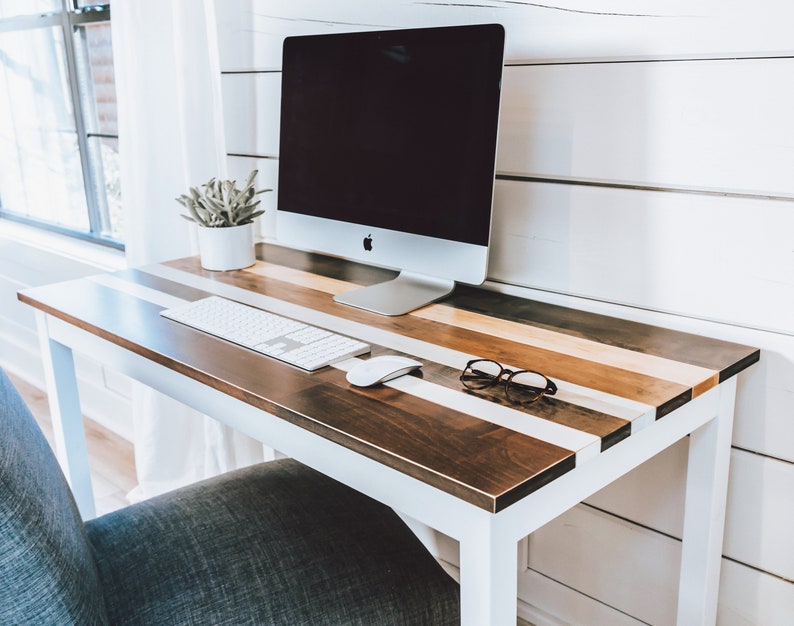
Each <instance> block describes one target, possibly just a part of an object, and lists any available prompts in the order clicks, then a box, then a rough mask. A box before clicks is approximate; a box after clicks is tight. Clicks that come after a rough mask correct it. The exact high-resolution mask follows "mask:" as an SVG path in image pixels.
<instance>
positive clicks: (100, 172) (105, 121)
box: [74, 22, 122, 241]
mask: <svg viewBox="0 0 794 626" xmlns="http://www.w3.org/2000/svg"><path fill="white" fill-rule="evenodd" d="M74 42H75V57H76V62H77V69H78V75H79V85H80V98H81V104H82V110H83V119H84V123H85V127H86V132H87V134H88V155H87V156H88V160H89V167H90V169H91V178H92V182H93V185H94V191H93V193H94V196H95V198H96V205H97V209H98V212H99V216H98V219H99V223H98V224H95V225H94V228H95V230H96V231H97V232H96V234H97V235H99V236H101V237H103V238H107V237H109V238H111V239H115V240H117V241H121V239H122V224H121V210H120V206H121V189H120V186H119V165H118V118H117V115H116V86H115V75H114V72H113V47H112V44H111V34H110V23H109V22H95V23H92V24H85V25H80V26H77V27H76V28H75V30H74Z"/></svg>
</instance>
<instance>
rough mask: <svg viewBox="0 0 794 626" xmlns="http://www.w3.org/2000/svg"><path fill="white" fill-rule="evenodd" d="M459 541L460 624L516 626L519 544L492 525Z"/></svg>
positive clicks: (465, 625) (485, 525) (469, 625)
mask: <svg viewBox="0 0 794 626" xmlns="http://www.w3.org/2000/svg"><path fill="white" fill-rule="evenodd" d="M483 527H487V528H483V530H482V531H481V532H478V533H474V535H475V536H474V537H471V536H470V537H467V538H465V539H462V540H461V542H460V599H461V624H463V625H464V626H482V625H483V624H488V625H489V626H507V625H508V624H509V625H510V626H515V623H516V615H517V612H518V606H517V596H518V542H516V541H511V540H509V539H507V538H506V537H505V536H504V533H503V534H502V535H503V536H502V537H499V536H497V535H498V532H497V531H496V530H494V527H493V525H492V524H490V523H487V522H485V523H483Z"/></svg>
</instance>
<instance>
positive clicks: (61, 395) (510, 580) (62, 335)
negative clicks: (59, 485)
mask: <svg viewBox="0 0 794 626" xmlns="http://www.w3.org/2000/svg"><path fill="white" fill-rule="evenodd" d="M36 315H37V323H38V328H39V334H40V341H41V347H42V355H43V359H44V364H45V374H46V381H47V388H48V393H49V398H50V406H51V411H52V419H53V427H54V431H55V446H56V453H57V455H58V457H59V460H60V462H61V465H62V466H63V468H64V471H65V473H66V476H67V479H68V481H69V483H70V485H71V487H72V490H73V492H74V494H75V498H76V499H77V502H78V506H79V507H80V511H81V513H82V515H83V517H84V518H91V517H93V516H94V515H95V513H94V500H93V491H92V487H91V477H90V474H89V470H88V457H87V452H86V443H85V433H84V430H83V424H82V417H81V413H82V412H81V408H80V400H79V396H78V390H77V381H76V377H75V369H74V361H73V353H72V351H73V350H74V351H77V352H80V353H86V354H90V355H91V356H92V357H93V358H95V359H98V360H100V361H101V362H103V363H105V364H106V365H107V366H108V367H110V368H112V369H115V370H117V371H119V372H122V373H124V374H127V375H128V376H130V377H132V378H134V379H136V380H138V381H140V382H142V383H144V384H146V385H149V386H150V387H152V388H154V389H156V390H158V391H160V392H162V393H165V394H167V395H169V396H171V397H173V398H175V399H176V400H179V401H181V402H183V403H184V404H186V405H189V406H191V407H193V408H195V409H196V410H198V411H200V412H202V413H204V414H206V415H209V416H211V417H213V418H214V419H217V420H219V421H221V422H223V423H224V424H227V425H229V426H231V427H233V428H236V429H238V430H240V431H241V432H243V433H245V434H247V435H248V436H250V437H253V438H255V439H258V440H260V441H262V442H263V443H266V444H268V445H270V446H272V447H273V448H275V449H277V450H280V451H282V452H284V453H285V454H287V455H288V456H291V457H293V458H295V459H297V460H299V461H300V462H302V463H305V464H306V465H309V466H311V467H313V468H315V469H317V470H319V471H320V472H323V473H324V474H327V475H329V476H332V477H333V478H335V479H336V480H339V481H340V482H343V483H345V484H347V485H350V486H351V487H353V488H354V489H357V490H358V491H360V492H363V493H365V494H367V495H369V496H371V497H373V498H375V499H377V500H379V501H381V502H384V503H385V504H387V505H389V506H390V507H392V508H394V509H395V510H397V511H400V512H402V513H404V514H406V515H408V516H410V517H413V518H415V519H416V520H419V521H420V522H423V523H425V524H427V525H428V526H430V527H432V528H435V529H437V530H439V531H441V532H443V533H445V534H447V535H449V536H451V537H453V538H455V539H457V540H459V541H460V577H461V581H460V582H461V609H462V623H463V624H465V625H467V626H483V625H485V624H488V625H491V626H500V625H508V624H509V625H510V626H514V625H515V623H516V613H517V594H518V590H517V571H518V556H517V555H518V550H517V544H518V542H519V541H520V540H521V539H522V538H524V537H525V536H527V535H529V534H530V533H532V532H533V531H535V530H537V529H538V528H540V527H541V526H543V525H544V524H546V523H547V522H549V521H551V520H552V519H554V518H555V517H557V516H558V515H561V514H562V513H564V512H565V511H567V510H569V509H570V508H572V507H574V506H575V505H576V504H578V503H579V502H581V501H582V500H584V499H585V498H587V497H589V496H590V495H592V494H593V493H595V492H596V491H598V490H599V489H601V488H603V487H605V486H606V485H608V484H610V483H612V482H613V481H615V480H616V479H618V478H620V477H621V476H623V475H624V474H626V473H627V472H629V471H630V470H631V469H633V468H635V467H637V466H638V465H640V464H641V463H643V462H644V461H646V460H648V459H650V458H651V457H652V456H654V455H656V454H657V453H659V452H661V451H662V450H664V449H666V448H667V447H669V446H671V445H672V444H674V443H675V442H676V441H678V440H680V439H682V438H683V437H686V436H687V435H690V434H691V438H690V444H689V469H688V472H687V485H686V509H685V519H684V533H683V546H682V558H681V576H680V583H679V601H678V624H680V625H682V626H684V625H685V626H691V625H694V624H702V625H708V624H714V623H715V621H716V614H717V595H718V586H719V571H720V563H721V556H722V555H721V549H722V535H723V526H724V519H725V503H726V494H727V482H728V465H729V457H730V443H731V431H732V427H733V410H734V399H735V395H736V377H735V376H733V377H731V378H730V379H729V380H727V381H726V382H724V383H721V384H719V385H718V386H717V387H715V388H713V389H711V390H710V391H708V392H707V393H705V394H703V395H701V396H699V397H698V398H696V399H695V400H693V401H691V402H688V403H687V404H685V405H684V406H682V407H681V408H679V409H677V410H675V411H673V412H672V413H670V414H669V415H666V416H665V417H664V418H663V419H661V420H658V421H657V422H655V423H654V424H652V425H651V426H649V427H647V428H645V429H644V430H642V431H640V432H639V433H637V434H634V435H632V436H631V437H629V438H628V439H626V440H624V441H622V442H621V443H619V444H617V445H614V446H612V447H611V448H609V449H608V450H606V451H605V452H603V453H601V454H599V455H598V456H596V457H595V458H593V459H591V460H589V461H587V462H586V463H584V464H583V465H581V466H578V467H576V468H575V469H573V470H571V471H570V472H568V473H566V474H564V475H563V476H561V477H560V478H557V479H556V480H554V481H552V482H551V483H550V484H548V485H546V486H544V487H542V488H541V489H539V490H537V491H535V492H534V493H532V494H530V495H529V496H527V497H525V498H523V499H522V500H520V501H519V502H517V503H515V504H513V505H511V506H509V507H507V508H506V509H504V510H502V511H501V512H499V513H496V514H492V513H489V512H487V511H485V510H483V509H480V508H478V507H475V506H473V505H471V504H469V503H467V502H464V501H462V500H460V499H458V498H456V497H455V496H452V495H450V494H448V493H445V492H443V491H440V490H438V489H436V488H434V487H431V486H429V485H427V484H425V483H423V482H421V481H420V480H417V479H414V478H411V477H409V476H406V475H405V474H402V473H400V472H398V471H396V470H394V469H391V468H389V467H386V466H384V465H381V464H380V463H378V462H377V461H374V460H372V459H369V458H366V457H364V456H362V455H360V454H358V453H356V452H353V451H351V450H349V449H347V448H345V447H343V446H341V445H339V444H336V443H333V442H331V441H328V440H327V439H324V438H322V437H320V436H318V435H315V434H312V433H310V432H308V431H305V430H303V429H302V428H300V427H298V426H295V425H293V424H290V423H288V422H286V421H284V420H282V419H280V418H278V417H275V416H273V415H270V414H268V413H264V412H262V411H261V410H259V409H257V408H255V407H252V406H250V405H248V404H245V403H243V402H241V401H239V400H236V399H234V398H231V397H229V396H227V395H226V394H224V393H221V392H219V391H217V390H215V389H212V388H210V387H207V386H205V385H203V384H202V383H199V382H197V381H195V380H193V379H190V378H188V377H186V376H183V375H181V374H178V373H177V372H175V371H173V370H171V369H168V368H167V367H164V366H162V365H159V364H157V363H154V362H153V361H150V360H148V359H146V358H144V357H141V356H139V355H137V354H135V353H133V352H130V351H128V350H126V349H124V348H121V347H120V346H117V345H115V344H112V343H110V342H108V341H106V340H104V339H101V338H100V337H98V336H96V335H93V334H91V333H89V332H87V331H84V330H81V329H79V328H77V327H75V326H73V325H71V324H68V323H66V322H64V321H62V320H60V319H57V318H55V317H52V316H50V315H47V314H45V313H43V312H42V311H38V310H37V311H36Z"/></svg>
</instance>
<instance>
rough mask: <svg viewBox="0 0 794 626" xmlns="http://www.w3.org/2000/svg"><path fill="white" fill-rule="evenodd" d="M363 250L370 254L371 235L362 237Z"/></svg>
mask: <svg viewBox="0 0 794 626" xmlns="http://www.w3.org/2000/svg"><path fill="white" fill-rule="evenodd" d="M364 250H366V251H367V252H372V235H367V236H366V237H364Z"/></svg>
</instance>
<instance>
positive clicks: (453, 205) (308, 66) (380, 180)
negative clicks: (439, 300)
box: [278, 24, 504, 245]
mask: <svg viewBox="0 0 794 626" xmlns="http://www.w3.org/2000/svg"><path fill="white" fill-rule="evenodd" d="M503 47H504V30H503V28H502V27H501V26H499V25H494V24H490V25H477V26H454V27H444V28H426V29H410V30H395V31H385V32H364V33H344V34H333V35H314V36H302V37H289V38H287V39H286V40H285V43H284V62H283V75H282V105H281V138H280V141H281V145H280V154H279V159H280V163H279V207H278V208H279V210H280V211H290V212H294V213H301V214H305V215H312V216H317V217H324V218H329V219H334V220H341V221H344V222H351V223H355V224H365V225H369V226H375V227H380V228H386V229H391V230H397V231H402V232H409V233H414V234H419V235H427V236H430V237H437V238H441V239H449V240H453V241H461V242H466V243H474V244H477V245H487V244H488V234H489V227H490V215H491V203H492V194H493V177H494V162H495V153H496V134H497V126H498V116H499V96H500V89H501V76H502V62H503V61H502V58H503Z"/></svg>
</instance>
